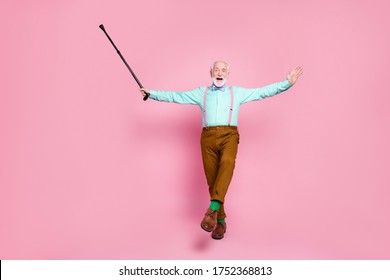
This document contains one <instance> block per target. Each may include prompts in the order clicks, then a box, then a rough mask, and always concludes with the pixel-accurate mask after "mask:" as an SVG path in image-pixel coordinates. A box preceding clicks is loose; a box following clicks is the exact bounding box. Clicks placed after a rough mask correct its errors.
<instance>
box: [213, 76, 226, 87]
mask: <svg viewBox="0 0 390 280" xmlns="http://www.w3.org/2000/svg"><path fill="white" fill-rule="evenodd" d="M212 79H213V83H214V85H216V86H217V87H223V86H224V85H225V84H226V80H227V79H226V78H223V79H222V81H220V80H217V78H216V77H213V78H212Z"/></svg>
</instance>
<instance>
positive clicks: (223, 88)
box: [213, 84, 225, 91]
mask: <svg viewBox="0 0 390 280" xmlns="http://www.w3.org/2000/svg"><path fill="white" fill-rule="evenodd" d="M213 90H220V91H225V87H224V86H221V87H217V86H216V85H214V84H213Z"/></svg>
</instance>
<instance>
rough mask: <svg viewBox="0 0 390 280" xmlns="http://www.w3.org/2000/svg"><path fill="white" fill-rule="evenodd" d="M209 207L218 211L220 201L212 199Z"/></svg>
mask: <svg viewBox="0 0 390 280" xmlns="http://www.w3.org/2000/svg"><path fill="white" fill-rule="evenodd" d="M210 208H211V209H213V210H214V211H219V208H221V202H219V201H218V200H212V201H211V204H210Z"/></svg>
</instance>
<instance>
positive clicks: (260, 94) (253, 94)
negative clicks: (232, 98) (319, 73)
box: [237, 66, 303, 104]
mask: <svg viewBox="0 0 390 280" xmlns="http://www.w3.org/2000/svg"><path fill="white" fill-rule="evenodd" d="M302 73H303V70H302V67H301V66H297V67H295V68H294V69H293V70H291V71H290V72H289V73H288V74H287V79H285V80H284V81H282V82H277V83H273V84H269V85H266V86H263V87H260V88H252V89H249V88H237V89H238V91H239V92H240V94H239V97H240V103H241V104H243V103H246V102H250V101H255V100H261V99H264V98H266V97H271V96H274V95H276V94H278V93H281V92H283V91H286V90H288V89H289V88H290V87H291V86H292V85H293V84H295V83H296V81H297V80H298V78H299V76H301V75H302Z"/></svg>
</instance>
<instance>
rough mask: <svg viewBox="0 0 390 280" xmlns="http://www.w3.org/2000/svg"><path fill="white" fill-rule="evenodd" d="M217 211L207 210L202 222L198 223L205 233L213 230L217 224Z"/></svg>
mask: <svg viewBox="0 0 390 280" xmlns="http://www.w3.org/2000/svg"><path fill="white" fill-rule="evenodd" d="M217 216H218V211H214V210H213V209H211V208H209V209H207V212H206V214H205V215H204V218H203V221H202V222H201V223H200V226H201V227H202V228H203V229H204V230H205V231H207V232H211V231H213V230H214V228H215V225H216V224H217Z"/></svg>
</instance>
